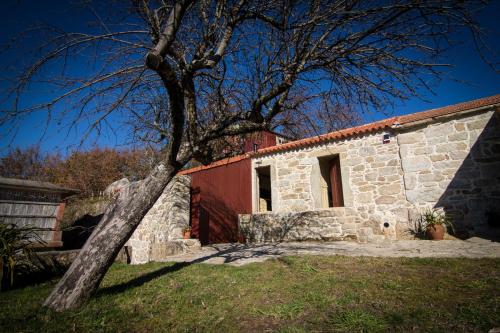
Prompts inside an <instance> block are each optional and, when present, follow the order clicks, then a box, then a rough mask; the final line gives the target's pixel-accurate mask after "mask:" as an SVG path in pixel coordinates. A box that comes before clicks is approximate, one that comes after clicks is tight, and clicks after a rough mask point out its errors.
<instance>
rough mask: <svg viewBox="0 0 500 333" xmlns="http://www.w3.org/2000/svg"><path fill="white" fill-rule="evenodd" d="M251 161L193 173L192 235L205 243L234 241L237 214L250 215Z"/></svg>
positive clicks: (236, 230) (242, 161) (236, 234)
mask: <svg viewBox="0 0 500 333" xmlns="http://www.w3.org/2000/svg"><path fill="white" fill-rule="evenodd" d="M250 168H251V162H250V159H249V158H247V159H243V160H240V161H238V162H234V163H230V164H226V165H222V166H218V167H214V168H210V169H206V170H201V171H198V172H193V173H191V174H190V176H191V227H192V235H193V236H194V237H195V238H198V239H199V240H200V242H201V243H202V244H203V245H205V244H214V243H228V242H237V241H238V214H249V213H251V212H252V188H251V170H250Z"/></svg>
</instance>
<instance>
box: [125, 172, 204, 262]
mask: <svg viewBox="0 0 500 333" xmlns="http://www.w3.org/2000/svg"><path fill="white" fill-rule="evenodd" d="M190 186H191V178H190V177H188V176H179V177H175V178H174V179H173V180H172V181H171V182H170V183H169V184H168V185H167V186H166V187H165V190H164V191H163V193H162V195H161V196H160V197H159V198H158V201H157V202H156V203H155V204H154V206H153V207H152V208H151V209H150V210H149V212H148V213H147V214H146V216H144V218H143V220H142V221H141V223H140V224H139V226H138V227H137V229H136V230H135V231H134V233H133V234H132V237H130V239H129V240H128V242H127V244H126V246H129V248H131V263H132V264H141V263H146V262H149V261H153V260H161V259H162V257H163V256H165V255H171V254H175V253H178V252H182V251H187V250H188V249H189V248H191V247H196V245H197V244H195V243H196V241H195V240H193V241H191V240H187V241H184V240H182V230H183V229H184V228H185V227H188V226H189V209H190V207H189V205H190ZM191 243H193V244H191ZM171 248H176V249H177V251H173V250H172V251H171Z"/></svg>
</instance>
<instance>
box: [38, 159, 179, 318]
mask: <svg viewBox="0 0 500 333" xmlns="http://www.w3.org/2000/svg"><path fill="white" fill-rule="evenodd" d="M175 172H176V170H175V168H174V167H172V166H167V167H165V166H163V165H160V166H158V167H156V168H155V169H154V170H153V171H152V172H151V174H150V175H149V176H148V177H147V178H146V179H144V180H141V181H139V182H136V183H132V184H131V185H130V186H128V187H127V188H125V189H124V190H123V191H122V192H120V194H119V196H118V198H117V199H116V201H115V202H114V203H113V204H111V205H110V206H109V207H108V208H107V209H106V212H105V213H104V216H103V217H102V219H101V221H100V223H99V224H98V225H97V227H96V228H95V230H94V231H93V232H92V235H91V236H90V237H89V239H88V240H87V242H86V243H85V245H84V246H83V248H82V249H81V251H80V253H79V254H78V257H77V258H76V259H75V261H73V263H72V264H71V266H70V267H69V269H68V271H67V272H66V274H64V276H63V277H62V279H61V280H60V281H59V282H58V283H57V285H56V287H55V288H54V290H53V291H52V293H51V294H50V295H49V297H48V298H47V299H46V300H45V302H44V306H47V307H49V308H51V309H53V310H55V311H63V310H68V309H74V308H76V307H78V306H80V305H82V304H83V303H84V302H85V301H86V300H88V299H89V298H90V297H91V296H92V295H93V294H94V293H95V292H96V291H97V288H98V287H99V284H100V283H101V281H102V279H103V277H104V275H105V274H106V272H107V271H108V269H109V267H110V266H111V264H112V263H113V261H114V259H115V257H116V256H117V254H118V252H119V251H120V249H121V248H122V247H123V246H124V245H125V243H126V242H127V240H128V239H129V238H130V236H131V235H132V233H133V232H134V230H135V229H136V228H137V226H138V225H139V223H140V222H141V220H142V218H143V217H144V215H146V213H147V212H148V210H149V209H150V208H151V207H152V206H153V205H154V203H155V202H156V200H157V199H158V198H159V197H160V195H161V194H162V192H163V189H164V188H165V186H166V185H167V184H168V183H169V182H170V181H171V179H172V178H173V176H174V175H175Z"/></svg>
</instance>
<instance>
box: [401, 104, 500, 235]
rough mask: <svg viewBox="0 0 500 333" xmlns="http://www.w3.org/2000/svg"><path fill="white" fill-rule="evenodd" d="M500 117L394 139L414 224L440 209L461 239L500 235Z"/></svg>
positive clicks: (465, 120)
mask: <svg viewBox="0 0 500 333" xmlns="http://www.w3.org/2000/svg"><path fill="white" fill-rule="evenodd" d="M499 118H500V116H499V113H498V112H496V113H495V112H493V111H489V112H484V113H479V114H475V115H470V116H466V117H461V118H455V119H449V120H448V121H445V122H436V123H432V124H428V125H426V126H420V127H417V128H412V129H410V131H406V132H404V133H401V134H399V135H398V142H399V145H400V152H401V159H402V162H403V163H402V165H403V174H404V185H405V190H406V191H405V193H406V198H407V200H408V203H409V205H410V207H411V208H412V210H411V216H412V217H413V219H416V217H417V216H418V214H419V212H421V211H423V210H425V209H428V208H442V209H444V211H445V212H446V213H447V214H449V215H450V216H451V217H452V218H453V222H454V223H453V225H454V228H455V232H456V233H457V234H458V235H459V236H463V237H468V236H472V235H475V236H481V237H486V238H497V237H498V236H500V234H499V231H500V230H499V229H498V227H500V225H498V224H499V223H500V221H499V219H500V119H499ZM495 220H496V222H495ZM495 223H497V226H496V228H495V226H494V225H493V224H495Z"/></svg>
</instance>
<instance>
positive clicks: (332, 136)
mask: <svg viewBox="0 0 500 333" xmlns="http://www.w3.org/2000/svg"><path fill="white" fill-rule="evenodd" d="M495 104H500V94H498V95H494V96H490V97H484V98H480V99H476V100H473V101H469V102H464V103H459V104H454V105H449V106H445V107H442V108H437V109H431V110H427V111H422V112H416V113H412V114H408V115H403V116H396V117H391V118H387V119H384V120H380V121H376V122H373V123H369V124H365V125H361V126H356V127H351V128H346V129H343V130H340V131H336V132H330V133H327V134H322V135H318V136H314V137H311V138H306V139H301V140H297V141H291V142H288V143H284V144H282V145H278V146H272V147H267V148H263V149H259V150H258V151H257V153H246V154H243V155H238V156H234V157H231V158H227V159H223V160H220V161H217V162H214V163H211V164H209V165H205V166H199V167H195V168H191V169H187V170H183V171H181V172H179V174H182V175H185V174H190V173H193V172H197V171H201V170H206V169H210V168H214V167H218V166H222V165H226V164H230V163H234V162H238V161H241V160H243V159H246V158H250V157H252V156H258V155H264V154H271V153H276V152H280V151H286V150H290V149H295V148H300V147H305V146H310V145H314V144H316V143H320V142H325V141H332V140H338V139H344V138H348V137H353V136H356V135H361V134H367V133H372V132H378V131H381V130H384V129H388V128H391V127H392V126H396V125H404V124H409V123H413V122H417V121H422V120H427V119H432V118H435V117H440V116H445V115H449V114H453V113H458V112H462V111H466V110H472V109H477V108H481V107H486V106H492V105H495Z"/></svg>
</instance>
